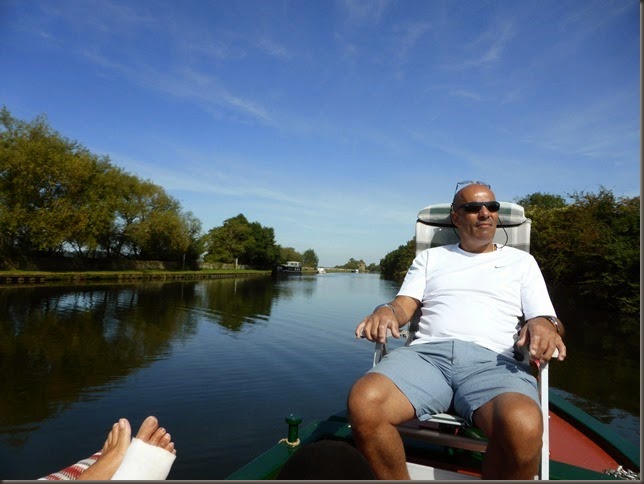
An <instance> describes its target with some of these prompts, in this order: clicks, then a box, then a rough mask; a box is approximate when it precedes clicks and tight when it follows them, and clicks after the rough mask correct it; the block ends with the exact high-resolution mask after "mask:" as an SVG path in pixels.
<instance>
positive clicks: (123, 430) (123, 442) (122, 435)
mask: <svg viewBox="0 0 644 484" xmlns="http://www.w3.org/2000/svg"><path fill="white" fill-rule="evenodd" d="M116 425H117V427H118V433H116V434H115V435H114V439H113V442H112V446H114V447H120V448H121V449H127V447H128V445H130V441H131V440H132V427H131V426H130V422H128V420H127V419H126V418H122V419H119V421H118V424H116Z"/></svg>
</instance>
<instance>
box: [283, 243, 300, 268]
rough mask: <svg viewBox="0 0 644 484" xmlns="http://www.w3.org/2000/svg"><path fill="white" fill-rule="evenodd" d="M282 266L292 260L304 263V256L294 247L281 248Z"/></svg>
mask: <svg viewBox="0 0 644 484" xmlns="http://www.w3.org/2000/svg"><path fill="white" fill-rule="evenodd" d="M279 253H280V258H279V262H280V264H284V263H286V261H289V260H292V261H297V262H302V254H300V253H299V252H298V251H296V250H295V249H294V248H293V247H280V248H279Z"/></svg>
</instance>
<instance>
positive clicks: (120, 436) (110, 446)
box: [77, 418, 132, 481]
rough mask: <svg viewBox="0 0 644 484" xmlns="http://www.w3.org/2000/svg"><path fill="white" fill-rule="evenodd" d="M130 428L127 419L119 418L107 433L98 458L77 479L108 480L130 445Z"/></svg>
mask: <svg viewBox="0 0 644 484" xmlns="http://www.w3.org/2000/svg"><path fill="white" fill-rule="evenodd" d="M131 437H132V429H131V428H130V423H129V422H128V421H127V419H124V418H122V419H119V421H118V422H116V423H115V424H114V425H113V426H112V430H110V433H109V434H107V440H105V444H104V445H103V450H102V453H101V456H100V457H99V459H98V460H97V461H96V462H95V463H94V464H93V465H91V466H89V467H88V468H87V469H85V470H84V471H83V472H82V473H81V475H80V476H78V479H77V480H79V481H94V480H109V479H111V478H112V476H113V475H114V473H115V472H116V469H118V467H119V466H120V465H121V462H122V461H123V457H124V456H125V452H126V451H127V448H128V447H129V445H130V440H131Z"/></svg>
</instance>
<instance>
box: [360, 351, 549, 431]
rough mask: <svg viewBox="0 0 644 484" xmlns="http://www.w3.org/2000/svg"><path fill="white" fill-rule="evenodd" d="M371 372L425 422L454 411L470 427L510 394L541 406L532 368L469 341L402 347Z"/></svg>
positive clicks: (388, 355)
mask: <svg viewBox="0 0 644 484" xmlns="http://www.w3.org/2000/svg"><path fill="white" fill-rule="evenodd" d="M372 372H375V373H381V374H383V375H385V376H386V377H388V378H389V379H390V380H392V381H393V382H394V384H395V385H396V386H397V387H398V388H399V389H400V391H402V392H403V394H404V395H405V396H406V397H407V398H408V399H409V401H410V402H411V404H412V405H413V406H414V409H415V410H416V416H417V417H418V418H419V419H420V420H427V419H428V418H429V417H430V416H431V415H433V414H436V413H442V412H447V411H454V412H455V413H456V414H457V415H460V416H461V417H463V418H464V419H465V420H466V421H467V422H468V423H470V424H471V423H472V414H473V413H474V411H475V410H476V409H477V408H479V407H480V406H481V405H484V404H485V403H487V402H489V401H490V400H492V399H493V398H494V397H496V396H497V395H500V394H501V393H506V392H515V393H521V394H523V395H527V396H529V397H530V398H532V399H533V400H534V401H535V402H537V404H538V403H539V395H538V391H537V380H536V378H535V377H534V376H533V375H532V373H531V370H530V367H529V366H528V365H525V364H522V363H520V362H518V361H516V360H515V359H514V358H509V357H507V356H504V355H500V354H498V353H495V352H494V351H492V350H489V349H487V348H483V347H482V346H479V345H477V344H475V343H470V342H466V341H460V340H449V341H437V342H430V343H423V344H417V345H412V346H403V347H400V348H397V349H395V350H393V351H392V352H391V353H388V354H387V355H386V356H385V357H384V358H383V359H382V361H381V362H380V363H378V364H377V365H376V366H375V367H373V368H371V369H370V370H369V373H372ZM452 404H453V406H452Z"/></svg>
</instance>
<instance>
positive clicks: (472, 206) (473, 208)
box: [456, 200, 501, 213]
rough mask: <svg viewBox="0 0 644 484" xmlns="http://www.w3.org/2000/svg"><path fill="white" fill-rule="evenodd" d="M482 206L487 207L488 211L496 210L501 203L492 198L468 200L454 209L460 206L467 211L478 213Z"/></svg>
mask: <svg viewBox="0 0 644 484" xmlns="http://www.w3.org/2000/svg"><path fill="white" fill-rule="evenodd" d="M483 207H485V208H487V209H488V210H489V211H490V212H498V211H499V209H500V208H501V204H500V203H499V202H497V201H496V200H492V201H491V202H468V203H464V204H463V205H459V206H458V207H456V210H459V209H461V208H462V209H463V210H465V211H466V212H467V213H478V212H480V211H481V209H482V208H483Z"/></svg>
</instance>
